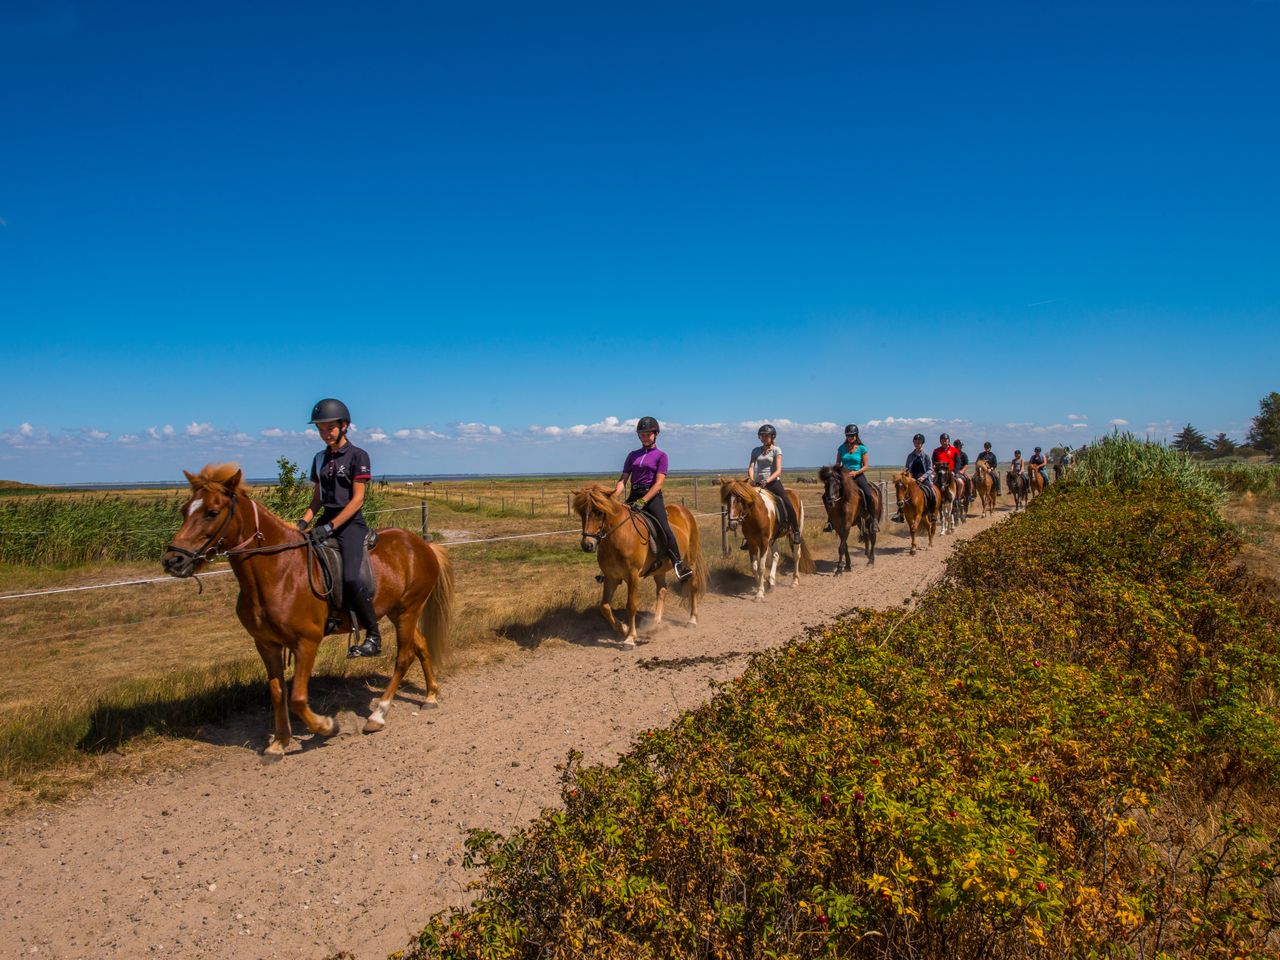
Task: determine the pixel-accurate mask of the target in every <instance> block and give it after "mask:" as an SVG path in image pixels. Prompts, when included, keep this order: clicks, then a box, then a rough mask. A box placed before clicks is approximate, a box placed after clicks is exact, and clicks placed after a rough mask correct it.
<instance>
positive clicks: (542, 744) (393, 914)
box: [0, 511, 1007, 960]
mask: <svg viewBox="0 0 1280 960" xmlns="http://www.w3.org/2000/svg"><path fill="white" fill-rule="evenodd" d="M1006 515H1007V514H1005V513H1004V512H1003V511H1002V512H1001V513H1000V514H998V517H999V518H1003V517H1004V516H1006ZM993 522H995V521H994V520H993V519H988V520H979V519H977V518H976V516H975V517H974V518H972V519H970V520H969V522H968V523H967V524H966V525H965V526H964V527H963V529H962V530H961V531H960V533H959V534H958V536H960V537H968V536H972V535H974V534H975V533H977V532H979V531H981V530H983V529H985V528H987V527H988V526H990V525H991V524H992V523H993ZM885 527H886V531H885V532H884V533H882V535H881V538H880V550H879V551H878V555H877V562H876V565H875V566H874V567H868V566H866V565H865V561H864V560H862V559H861V555H860V554H855V560H854V569H853V572H852V574H850V575H846V576H843V577H840V578H836V577H833V576H831V575H830V572H829V571H830V569H831V564H830V559H831V557H832V556H834V553H835V546H834V544H835V541H834V538H833V537H831V536H822V537H819V538H817V543H816V547H817V550H816V551H815V558H816V559H818V560H819V570H820V571H821V572H820V574H819V575H818V576H816V577H808V578H804V579H803V580H802V581H801V584H800V587H799V588H798V589H792V588H791V586H790V565H789V562H787V561H784V563H783V565H782V570H781V571H780V576H779V580H778V587H777V589H776V591H775V592H774V593H772V594H771V595H770V597H769V599H767V600H765V601H764V602H756V601H753V600H750V599H747V598H745V591H746V589H747V584H746V582H745V581H743V583H742V589H743V591H744V596H741V597H739V596H717V595H712V596H711V597H710V598H709V599H708V601H707V602H706V605H705V606H704V607H703V609H702V611H700V613H701V616H700V617H699V620H700V625H699V626H698V627H697V628H696V629H690V628H688V627H687V626H686V614H685V611H684V608H683V606H680V605H673V604H671V603H668V606H667V617H666V622H665V623H664V624H662V625H661V626H660V627H658V628H657V629H656V630H655V629H653V628H650V631H649V632H650V635H651V640H650V642H648V643H644V644H641V645H640V646H638V647H636V648H635V649H634V650H625V649H622V648H620V647H618V646H617V644H615V643H613V642H611V641H610V640H608V639H607V636H608V635H607V634H606V632H605V630H604V627H603V622H602V621H599V620H598V618H596V617H595V616H594V615H593V616H592V617H590V618H589V619H588V620H587V622H585V623H583V624H581V625H580V626H579V627H577V628H576V629H577V635H576V636H570V637H568V638H567V639H564V640H561V641H544V642H542V643H540V644H538V645H537V646H536V647H533V648H531V649H519V650H518V651H517V652H514V653H513V654H512V655H510V656H509V657H507V658H506V659H505V660H504V661H502V662H501V663H499V664H497V665H491V666H489V667H485V668H483V669H479V668H478V669H472V670H468V671H463V672H461V673H458V674H456V675H454V676H452V677H450V678H448V679H447V682H446V683H445V685H444V687H443V692H442V696H441V701H442V703H441V706H440V707H439V708H438V709H434V710H429V709H426V708H420V705H421V694H420V691H417V690H410V691H409V692H408V694H407V697H406V698H405V699H401V700H399V701H397V703H396V705H395V707H394V708H393V709H392V711H391V713H390V719H389V723H388V726H387V729H386V730H385V731H384V732H382V733H379V734H377V735H374V736H362V735H361V734H360V733H358V732H357V731H358V730H359V729H360V723H361V722H362V718H363V716H364V715H367V709H364V707H365V704H364V701H365V700H366V698H367V696H368V695H366V694H364V693H363V691H356V692H355V693H353V692H352V691H351V690H350V688H349V687H348V688H347V689H346V692H345V693H343V694H340V693H338V692H333V693H332V697H334V698H338V697H339V696H345V697H346V699H345V701H343V702H337V700H336V699H331V700H330V702H329V703H325V702H324V700H323V699H319V700H317V701H314V702H315V703H316V705H318V706H320V707H322V708H324V709H326V710H329V711H332V710H335V709H336V710H338V711H339V719H340V721H341V722H342V725H343V732H342V733H340V734H339V735H338V736H337V737H334V738H332V739H329V740H326V741H322V740H318V739H311V740H307V741H305V742H304V749H303V750H302V751H301V752H298V753H291V754H290V755H289V756H287V757H285V758H284V759H283V760H281V761H279V762H277V763H272V764H264V763H263V762H262V761H261V760H260V759H259V757H258V756H257V755H256V752H255V748H257V747H260V746H261V744H262V743H263V742H265V736H266V732H267V727H268V723H269V717H268V711H267V710H266V709H265V707H264V709H263V710H262V711H260V712H258V711H250V712H249V715H246V716H244V717H238V718H236V719H235V722H234V724H233V725H231V726H228V727H225V728H220V729H219V730H216V731H213V733H212V734H211V736H212V737H213V738H214V739H215V740H217V742H220V743H224V744H226V745H227V746H226V748H225V750H224V751H223V752H222V755H221V756H220V757H219V758H218V759H216V760H214V761H213V762H211V763H209V764H206V765H202V766H198V767H195V768H192V769H187V770H185V771H183V772H170V773H162V774H157V775H152V776H149V777H147V778H145V779H142V780H138V781H134V782H124V781H118V782H115V783H112V784H109V785H107V786H104V787H102V788H101V789H99V790H98V791H97V792H95V793H94V794H92V795H91V796H89V797H87V798H85V799H83V800H81V801H78V802H76V803H73V804H69V805H67V806H65V807H61V808H57V809H52V810H49V809H46V810H43V811H39V812H36V813H28V814H25V815H20V816H18V817H17V818H15V819H13V820H11V821H10V822H8V823H7V824H5V825H4V826H3V828H2V829H0V862H2V864H3V874H4V876H5V878H6V881H7V882H6V884H5V888H6V890H5V892H6V896H5V898H4V906H3V908H0V952H3V954H4V955H5V956H40V957H56V958H76V957H85V958H88V957H151V956H166V955H168V956H181V957H189V958H209V957H233V956H234V957H244V958H255V957H263V958H267V957H290V958H293V957H303V958H320V957H324V956H326V955H329V954H331V953H333V952H335V951H337V950H340V949H346V950H350V951H352V952H353V953H354V954H355V955H356V956H357V957H358V958H360V960H365V958H375V957H376V958H381V957H385V956H386V954H387V953H388V952H389V951H392V950H395V949H398V948H400V947H402V946H404V944H405V943H406V941H407V940H408V938H409V937H410V935H411V934H413V933H414V932H415V931H416V930H417V929H420V928H421V926H422V924H423V922H424V921H425V920H426V918H427V917H428V916H429V915H430V914H431V913H432V912H434V911H436V910H439V909H442V908H444V907H448V906H450V905H452V904H460V903H464V902H465V901H466V899H467V894H466V892H465V886H466V883H467V882H468V880H469V879H471V877H470V876H469V875H468V874H467V873H466V872H465V871H464V870H463V868H462V841H463V838H464V836H465V832H466V830H467V829H468V828H470V827H480V826H483V827H489V828H494V829H499V830H504V831H505V830H510V829H512V828H514V827H517V826H519V825H521V824H523V823H526V822H528V821H529V820H530V819H532V818H533V817H535V816H536V815H537V814H538V812H539V811H540V810H541V809H542V808H543V807H546V806H548V805H552V804H555V803H557V802H558V799H559V792H558V782H557V773H556V770H555V765H556V764H557V763H559V762H561V761H563V759H564V758H565V755H566V754H567V752H568V751H569V750H570V749H578V750H581V751H583V753H584V754H585V755H586V759H587V761H588V762H593V761H595V762H600V761H612V760H613V759H615V758H616V757H617V755H618V754H619V753H621V752H623V751H625V750H626V749H627V747H628V745H629V744H630V743H631V742H632V740H633V738H634V737H635V735H636V734H637V733H638V732H639V731H641V730H643V729H645V728H647V727H652V726H659V725H666V724H668V723H669V722H670V721H671V720H672V719H673V718H674V717H675V716H676V715H677V714H678V713H679V712H680V711H682V710H685V709H688V708H691V707H693V706H696V705H697V704H699V703H701V702H703V701H705V700H706V699H707V698H708V696H709V695H710V690H709V685H708V682H709V681H711V680H727V679H730V678H732V677H734V676H736V675H738V674H739V673H741V671H742V669H743V666H744V664H745V663H746V660H747V657H748V656H749V655H750V654H751V653H752V652H754V651H757V650H762V649H765V648H768V647H772V646H776V645H778V644H781V643H783V642H784V641H786V640H787V639H789V638H791V637H793V636H795V635H796V634H797V633H799V632H800V631H801V630H802V629H803V628H805V627H806V626H812V625H816V624H819V623H822V622H824V621H828V620H831V619H832V618H834V617H837V616H839V615H840V614H842V613H844V612H846V611H848V610H850V609H851V608H853V607H855V606H876V607H887V606H899V605H901V604H902V603H903V601H904V600H905V599H907V598H909V597H910V596H911V594H912V591H915V590H919V589H922V588H923V587H924V586H925V585H927V584H928V582H929V581H930V580H932V579H933V578H934V577H936V576H937V575H938V573H939V572H940V570H941V567H942V561H943V559H944V558H945V556H946V553H947V552H948V548H949V546H950V544H951V543H952V542H953V541H954V537H947V538H939V539H938V540H937V541H935V546H934V547H933V548H932V549H931V550H929V549H925V550H922V551H921V552H919V553H917V555H916V556H915V557H909V556H908V555H907V550H906V544H907V541H906V539H905V538H904V537H903V536H902V535H901V531H902V529H903V528H902V527H901V525H898V524H889V523H886V524H885ZM714 546H718V545H714ZM824 561H825V562H824ZM597 624H599V625H598V626H597ZM643 632H644V628H643V627H642V633H643ZM357 695H358V697H359V703H358V704H357V703H354V702H352V698H353V697H355V696H357ZM357 712H359V713H360V717H357ZM295 729H296V727H295Z"/></svg>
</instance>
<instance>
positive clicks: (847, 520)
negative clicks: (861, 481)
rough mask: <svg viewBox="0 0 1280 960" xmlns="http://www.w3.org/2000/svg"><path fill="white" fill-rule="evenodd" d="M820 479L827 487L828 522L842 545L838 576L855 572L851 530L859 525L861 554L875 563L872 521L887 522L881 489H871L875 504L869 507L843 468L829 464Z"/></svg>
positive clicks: (874, 540)
mask: <svg viewBox="0 0 1280 960" xmlns="http://www.w3.org/2000/svg"><path fill="white" fill-rule="evenodd" d="M818 477H819V479H821V480H822V482H823V484H825V492H824V493H823V496H822V502H823V505H824V506H825V507H826V508H827V519H828V520H830V521H831V529H833V530H834V531H835V532H836V536H838V537H839V538H840V546H839V547H838V548H837V549H836V576H837V577H838V576H840V574H841V573H842V572H843V571H844V570H851V569H853V564H852V563H851V562H850V560H849V528H850V527H852V526H853V525H854V524H855V523H856V524H857V525H858V539H859V540H861V541H862V552H863V553H865V554H866V555H867V563H869V564H873V563H875V562H876V530H875V526H874V525H873V524H872V522H871V520H872V518H873V517H874V518H875V520H876V521H880V520H883V519H884V505H883V504H882V503H881V502H880V488H879V487H872V488H871V497H872V500H873V503H871V504H868V503H867V502H866V498H865V497H863V495H862V489H861V488H860V487H859V486H858V485H857V484H856V483H854V482H853V478H852V477H851V476H849V472H848V471H847V470H845V468H844V465H843V464H840V465H838V466H835V467H833V466H831V465H827V466H825V467H823V468H822V469H821V470H819V471H818Z"/></svg>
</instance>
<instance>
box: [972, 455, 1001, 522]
mask: <svg viewBox="0 0 1280 960" xmlns="http://www.w3.org/2000/svg"><path fill="white" fill-rule="evenodd" d="M973 485H974V487H975V488H977V491H978V500H979V502H980V503H981V504H982V515H983V516H984V517H986V516H989V515H991V514H993V513H995V512H996V478H995V476H993V475H992V473H991V466H990V464H988V463H987V462H986V461H984V460H979V461H978V466H977V467H976V468H975V472H974V477H973Z"/></svg>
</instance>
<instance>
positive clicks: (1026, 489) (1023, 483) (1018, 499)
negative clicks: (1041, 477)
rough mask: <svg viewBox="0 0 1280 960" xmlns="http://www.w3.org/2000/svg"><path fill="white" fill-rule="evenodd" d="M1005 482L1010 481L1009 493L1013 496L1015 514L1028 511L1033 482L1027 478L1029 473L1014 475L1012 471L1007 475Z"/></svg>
mask: <svg viewBox="0 0 1280 960" xmlns="http://www.w3.org/2000/svg"><path fill="white" fill-rule="evenodd" d="M1005 480H1006V481H1008V487H1009V492H1010V493H1011V494H1013V512H1014V513H1017V512H1018V511H1019V510H1025V509H1027V500H1028V498H1029V497H1030V496H1031V480H1030V479H1029V478H1028V477H1027V471H1025V470H1023V471H1022V472H1021V473H1014V472H1013V471H1012V470H1010V471H1009V472H1008V473H1007V474H1005Z"/></svg>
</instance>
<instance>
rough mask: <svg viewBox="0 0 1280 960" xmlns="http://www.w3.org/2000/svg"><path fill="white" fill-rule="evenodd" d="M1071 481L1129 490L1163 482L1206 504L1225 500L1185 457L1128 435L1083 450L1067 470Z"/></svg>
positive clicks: (1222, 494)
mask: <svg viewBox="0 0 1280 960" xmlns="http://www.w3.org/2000/svg"><path fill="white" fill-rule="evenodd" d="M1071 478H1072V479H1073V480H1075V481H1076V482H1079V483H1084V484H1086V485H1088V486H1094V487H1103V486H1115V487H1119V488H1121V489H1122V490H1133V489H1134V488H1136V487H1137V486H1138V485H1140V484H1142V483H1145V482H1147V481H1149V480H1165V481H1168V482H1171V483H1173V484H1174V485H1175V486H1177V487H1180V488H1182V489H1184V490H1187V491H1189V492H1193V493H1196V494H1198V495H1200V496H1201V497H1203V498H1204V499H1205V500H1207V501H1208V502H1210V503H1214V504H1220V503H1222V502H1223V500H1224V499H1225V494H1224V493H1223V490H1222V487H1221V486H1220V485H1219V484H1218V483H1217V482H1216V481H1215V480H1214V479H1213V478H1212V477H1211V476H1210V475H1209V474H1208V473H1207V472H1206V471H1205V470H1204V468H1203V467H1202V466H1201V465H1200V464H1199V463H1197V462H1196V461H1195V460H1193V459H1192V458H1191V457H1190V456H1188V455H1187V454H1186V453H1183V452H1181V451H1179V450H1174V449H1173V448H1172V447H1166V446H1165V445H1164V444H1161V443H1153V442H1152V441H1150V440H1139V439H1138V438H1137V437H1135V436H1134V435H1133V434H1132V433H1128V432H1125V433H1114V434H1112V435H1111V436H1108V437H1103V438H1102V439H1101V440H1098V441H1096V442H1095V443H1093V444H1091V445H1090V446H1089V447H1088V448H1086V449H1085V450H1084V451H1083V452H1081V453H1080V454H1079V456H1078V457H1077V458H1076V462H1075V464H1074V465H1073V466H1072V468H1071Z"/></svg>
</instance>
